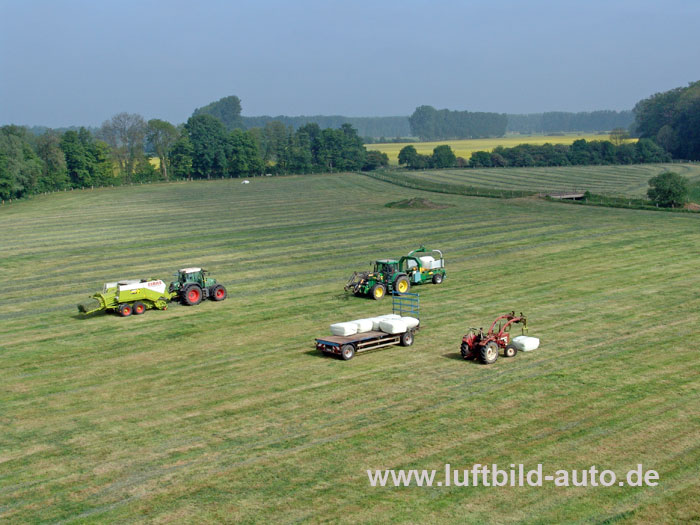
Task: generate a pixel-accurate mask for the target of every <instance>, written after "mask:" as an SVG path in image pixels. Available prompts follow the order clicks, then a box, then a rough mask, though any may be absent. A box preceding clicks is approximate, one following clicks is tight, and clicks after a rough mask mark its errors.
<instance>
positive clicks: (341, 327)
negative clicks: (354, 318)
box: [331, 323, 357, 335]
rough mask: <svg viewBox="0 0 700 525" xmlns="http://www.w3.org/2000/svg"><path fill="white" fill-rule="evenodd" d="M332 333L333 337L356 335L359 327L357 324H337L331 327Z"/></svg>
mask: <svg viewBox="0 0 700 525" xmlns="http://www.w3.org/2000/svg"><path fill="white" fill-rule="evenodd" d="M331 333H332V334H333V335H355V334H356V333H357V325H356V324H355V323H335V324H332V325H331Z"/></svg>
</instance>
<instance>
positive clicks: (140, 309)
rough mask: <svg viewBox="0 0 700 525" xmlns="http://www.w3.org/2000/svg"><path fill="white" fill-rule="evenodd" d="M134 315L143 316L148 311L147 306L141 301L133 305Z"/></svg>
mask: <svg viewBox="0 0 700 525" xmlns="http://www.w3.org/2000/svg"><path fill="white" fill-rule="evenodd" d="M133 309H134V315H141V314H142V313H144V312H145V311H146V305H145V304H143V303H142V302H141V301H136V302H135V303H134V305H133Z"/></svg>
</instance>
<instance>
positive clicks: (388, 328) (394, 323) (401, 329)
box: [379, 318, 408, 334]
mask: <svg viewBox="0 0 700 525" xmlns="http://www.w3.org/2000/svg"><path fill="white" fill-rule="evenodd" d="M379 329H380V330H381V331H382V332H385V333H387V334H403V333H405V332H406V331H407V330H408V326H407V325H406V323H405V322H404V321H403V320H402V319H400V318H399V319H383V320H382V321H381V322H380V323H379Z"/></svg>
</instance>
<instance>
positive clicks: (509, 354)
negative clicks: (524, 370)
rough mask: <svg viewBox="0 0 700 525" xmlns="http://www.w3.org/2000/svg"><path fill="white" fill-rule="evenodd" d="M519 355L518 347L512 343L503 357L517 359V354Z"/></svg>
mask: <svg viewBox="0 0 700 525" xmlns="http://www.w3.org/2000/svg"><path fill="white" fill-rule="evenodd" d="M517 353H518V347H516V346H515V345H514V344H513V343H510V344H509V345H508V346H506V349H505V350H504V351H503V357H515V354H517Z"/></svg>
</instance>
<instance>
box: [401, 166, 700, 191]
mask: <svg viewBox="0 0 700 525" xmlns="http://www.w3.org/2000/svg"><path fill="white" fill-rule="evenodd" d="M665 171H674V172H676V173H679V174H680V175H682V176H684V177H686V178H687V179H688V181H690V183H691V184H693V185H697V184H698V183H700V164H697V163H692V164H691V163H689V164H635V165H617V166H565V167H559V168H481V169H445V170H427V171H411V170H398V171H396V172H394V173H393V174H394V175H400V177H401V178H403V179H405V180H406V181H413V182H416V183H418V184H420V183H421V182H423V181H425V182H429V183H438V184H447V185H458V186H468V187H474V188H485V189H493V188H495V189H499V190H524V191H535V192H560V191H590V192H591V193H596V194H602V195H619V196H625V197H644V196H645V195H646V192H647V190H648V189H649V179H650V178H652V177H653V176H655V175H658V174H659V173H663V172H665ZM691 197H692V198H697V195H695V194H692V195H691Z"/></svg>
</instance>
